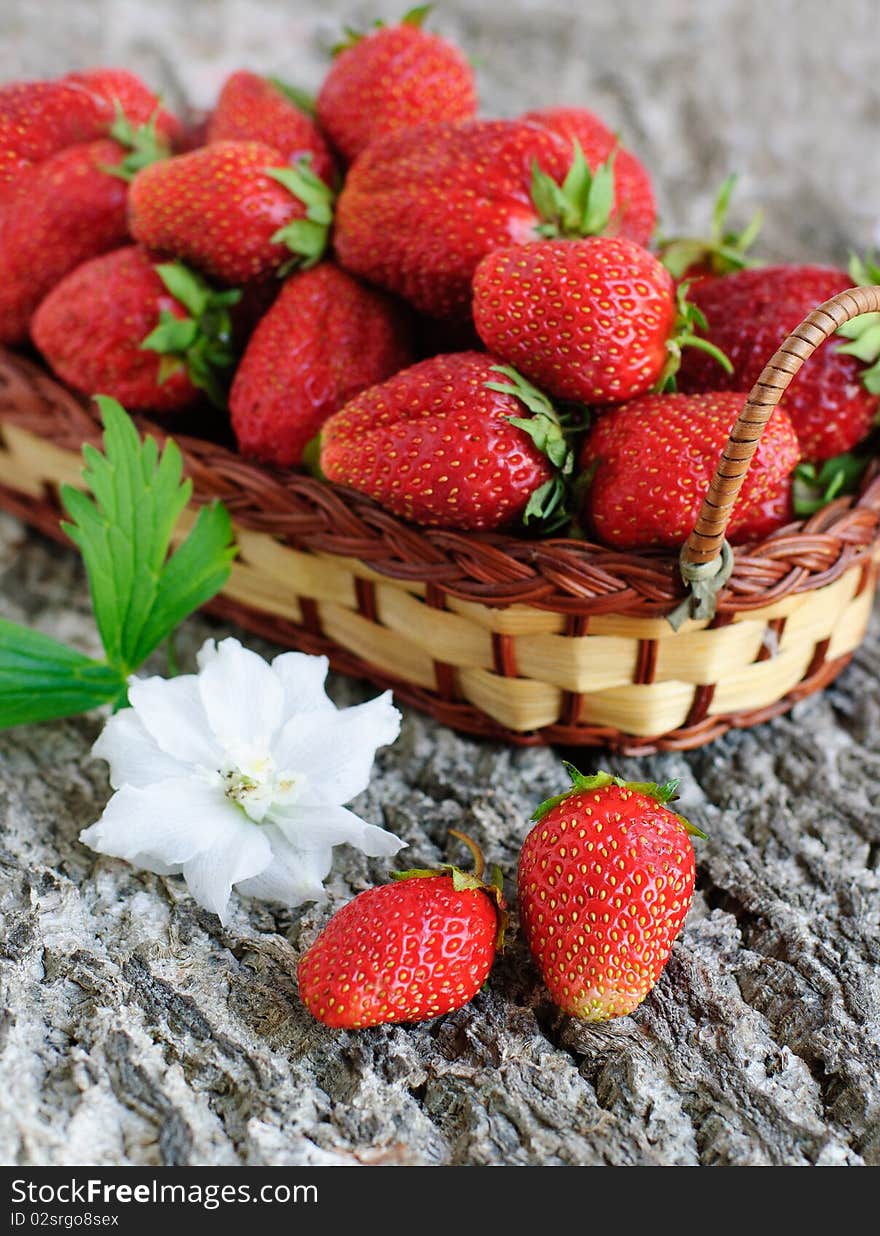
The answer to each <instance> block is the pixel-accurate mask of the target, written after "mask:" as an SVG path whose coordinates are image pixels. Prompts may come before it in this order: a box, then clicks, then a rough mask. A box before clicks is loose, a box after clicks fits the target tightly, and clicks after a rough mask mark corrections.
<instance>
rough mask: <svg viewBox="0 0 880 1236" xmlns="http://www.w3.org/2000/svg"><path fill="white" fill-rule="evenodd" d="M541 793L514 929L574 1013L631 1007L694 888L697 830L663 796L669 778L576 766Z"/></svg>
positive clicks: (615, 1012)
mask: <svg viewBox="0 0 880 1236" xmlns="http://www.w3.org/2000/svg"><path fill="white" fill-rule="evenodd" d="M568 768H569V772H570V774H571V779H572V788H571V789H570V790H569V791H568V792H567V793H565V794H562V795H560V796H559V797H558V798H551V799H549V800H548V801H547V802H545V803H542V804H541V806H540V807H539V808H538V810H537V811H536V812H535V814H534V816H533V817H532V818H533V819H535V820H537V823H536V824H535V827H534V828H533V829H532V831H531V832H530V833H529V835H528V836H527V837H526V839H525V842H524V844H523V848H522V854H521V856H520V862H519V910H520V922H521V924H522V929H523V933H524V935H525V938H526V940H527V942H528V945H529V948H530V949H531V951H532V955H533V956H534V958H535V960H536V961H537V963H538V966H539V968H540V970H541V973H542V975H543V977H544V982H545V983H546V985H547V990H548V991H549V992H550V995H551V996H552V998H553V1000H554V1002H555V1003H556V1004H558V1005H559V1007H560V1008H561V1009H562V1010H563V1011H564V1012H566V1013H568V1014H569V1015H570V1016H571V1017H579V1018H580V1019H581V1020H583V1021H608V1020H609V1019H610V1018H612V1017H623V1016H625V1015H626V1014H627V1013H631V1012H632V1011H633V1009H635V1008H637V1006H638V1005H639V1004H641V1002H642V1001H643V1000H644V998H645V996H647V994H648V992H649V991H650V990H651V988H652V987H653V986H654V984H655V983H656V982H657V980H658V978H659V977H660V974H661V973H662V970H663V967H664V966H665V965H666V962H667V960H668V959H669V954H670V951H671V949H672V945H673V943H674V941H675V938H676V936H677V935H678V933H679V931H680V930H681V927H682V924H683V923H684V920H685V915H686V914H687V912H688V907H689V906H690V903H691V898H692V897H693V893H694V849H693V846H692V844H691V841H690V837H689V836H688V834H689V833H695V834H696V835H698V836H702V835H703V834H702V833H700V832H699V831H698V830H697V829H694V828H693V827H692V826H691V825H690V824H688V823H687V821H686V820H684V819H683V818H682V817H681V816H680V815H676V814H675V812H674V811H673V810H671V809H670V808H669V806H668V805H667V804H668V803H669V802H671V801H672V800H673V798H674V795H675V789H676V785H677V782H674V781H672V782H668V783H667V784H666V785H654V784H637V783H627V782H625V781H621V780H619V779H618V778H617V777H612V776H610V775H609V774H608V773H597V774H596V775H595V776H593V777H584V776H582V775H581V774H580V773H579V772H578V771H577V769H575V768H572V767H571V765H568Z"/></svg>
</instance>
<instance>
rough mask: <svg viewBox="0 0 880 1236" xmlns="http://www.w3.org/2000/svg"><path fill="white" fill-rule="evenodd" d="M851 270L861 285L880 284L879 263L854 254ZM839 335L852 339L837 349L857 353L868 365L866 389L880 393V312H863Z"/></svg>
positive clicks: (851, 273)
mask: <svg viewBox="0 0 880 1236" xmlns="http://www.w3.org/2000/svg"><path fill="white" fill-rule="evenodd" d="M849 273H850V276H851V278H852V281H853V283H855V284H857V285H858V286H859V287H873V286H875V285H878V284H880V266H878V265H877V264H876V262H874V261H873V259H871V258H865V259H864V260H863V259H862V258H860V257H857V256H856V255H855V254H853V255H852V257H851V259H850V263H849ZM837 333H838V335H841V336H842V337H843V338H844V339H849V340H850V342H849V343H847V344H842V345H841V346H840V347H839V348H838V349H837V350H838V352H843V353H844V354H845V355H847V356H855V357H856V359H857V360H860V361H863V362H864V364H865V365H866V366H867V368H865V369H864V370H863V372H862V382H863V383H864V386H865V389H866V390H868V391H870V393H871V394H872V395H880V313H863V314H861V315H860V316H859V317H857V318H853V320H852V321H851V322H847V323H845V325H843V326H841V327H840V329H839V330H838V332H837Z"/></svg>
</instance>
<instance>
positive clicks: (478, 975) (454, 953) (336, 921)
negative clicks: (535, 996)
mask: <svg viewBox="0 0 880 1236" xmlns="http://www.w3.org/2000/svg"><path fill="white" fill-rule="evenodd" d="M455 836H457V837H461V839H462V840H465V841H466V843H467V844H468V845H469V846H471V847H472V848H473V850H474V853H475V855H476V856H477V866H476V869H475V872H474V874H473V875H471V874H468V873H465V872H463V871H460V870H459V869H458V868H457V867H453V866H451V865H449V864H447V863H444V864H443V865H442V866H441V867H440V868H439V869H438V870H436V871H434V870H419V871H407V872H401V873H398V874H397V875H396V876H395V879H396V880H397V883H394V884H384V885H381V886H380V887H378V888H369V889H367V890H366V892H363V893H359V894H358V896H357V897H355V899H354V900H353V901H350V902H349V903H348V905H345V906H343V907H342V909H341V910H339V911H337V913H336V914H334V915H333V917H332V918H331V919H330V922H329V923H328V924H327V926H326V927H325V928H324V930H323V931H322V932H321V934H320V935H319V936H318V938H317V940H316V941H315V943H314V944H313V945H312V946H311V948H310V949H309V950H308V951H307V952H306V953H305V954H304V956H303V958H302V960H301V961H300V963H299V991H300V996H301V998H302V1001H303V1004H305V1006H306V1008H307V1009H308V1010H309V1012H310V1013H311V1014H312V1016H313V1017H316V1018H317V1019H318V1020H319V1021H322V1022H323V1023H324V1024H325V1025H326V1026H334V1027H343V1028H345V1029H349V1030H361V1029H363V1028H364V1027H366V1026H378V1025H385V1024H389V1023H396V1022H416V1021H429V1020H430V1019H431V1018H433V1017H439V1016H440V1015H441V1014H443V1013H449V1012H451V1011H452V1010H453V1009H460V1008H461V1007H462V1006H463V1005H465V1004H467V1003H468V1002H469V1001H471V1000H473V998H474V996H475V995H476V994H477V992H478V991H479V990H480V988H481V987H482V986H483V984H484V983H485V981H486V979H487V978H488V976H489V971H490V970H491V968H492V963H493V961H494V960H495V953H496V951H497V949H498V947H499V946H500V943H501V934H502V931H503V925H504V900H503V897H502V894H501V875H500V872H497V871H496V872H495V873H493V883H490V884H484V883H483V880H482V874H483V860H482V855H481V854H480V852H479V850H478V849H477V847H476V846H475V845H474V843H473V842H471V841H470V840H469V839H466V838H464V837H462V835H461V834H459V833H455Z"/></svg>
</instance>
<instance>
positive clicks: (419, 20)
mask: <svg viewBox="0 0 880 1236" xmlns="http://www.w3.org/2000/svg"><path fill="white" fill-rule="evenodd" d="M433 7H434V6H433V4H420V5H417V6H416V8H413V9H409V10H408V11H407V12H406V13H404V15H403V17H401V19H400V21H399V22H398V23H397V24H398V25H400V26H418V27H419V28H421V27H422V26H423V25H424V24H425V19H426V17H427V16H428V14H429V13H430V12H431V10H432V9H433ZM387 26H388V22H387V21H382V20H381V18H377V19H376V21H374V22H373V23H372V24H371V26H370V27H369V29H368V30H355V28H354V27H353V26H343V27H342V32H343V34H344V35H345V37H344V38H342V39H340V40H339V42H338V43H334V44H333V46H332V47H331V48H330V55H331V56H333V57H336V56H338V55H339V54H340V52H344V51H347V50H348V49H349V47H355V46H356V45H357V44H358V43H360V42H362V41H363V40H364V39H365V38H366V37H367V35H368V34H370V33H371V32H372V31H374V30H384V29H386V27H387Z"/></svg>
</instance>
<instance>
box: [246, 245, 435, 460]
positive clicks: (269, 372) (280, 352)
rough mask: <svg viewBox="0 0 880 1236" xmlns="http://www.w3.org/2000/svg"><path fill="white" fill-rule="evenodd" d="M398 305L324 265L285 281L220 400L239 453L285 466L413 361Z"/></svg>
mask: <svg viewBox="0 0 880 1236" xmlns="http://www.w3.org/2000/svg"><path fill="white" fill-rule="evenodd" d="M409 336H410V329H409V320H408V315H407V313H406V309H405V306H402V305H400V304H398V303H395V302H393V301H392V300H391V298H390V297H388V296H386V295H385V293H384V292H379V291H377V290H376V289H374V288H368V287H366V286H365V285H364V284H362V283H359V282H358V281H357V280H356V279H355V278H353V276H351V275H349V274H346V272H345V271H344V270H340V269H339V267H338V266H334V265H333V264H332V263H330V262H322V263H321V265H320V266H316V267H315V268H314V269H313V270H307V271H302V272H300V273H298V274H294V275H291V277H290V278H289V279H288V280H287V281H286V282H285V284H284V286H283V287H282V290H281V293H280V295H279V296H278V298H277V300H276V301H275V303H274V305H273V306H272V308H271V309H270V310H269V311H268V313H267V314H266V315H265V317H264V318H263V319H262V321H261V322H260V323H259V325H258V326H257V328H256V330H255V332H254V334H253V337H252V338H251V341H250V343H249V344H248V346H247V350H246V351H245V354H244V356H243V357H242V361H241V364H240V365H239V367H238V370H237V372H236V375H235V382H234V384H233V387H232V391H231V393H230V399H229V410H230V413H231V415H232V428H233V429H234V431H235V436H236V438H237V439H238V446H239V450H240V451H241V452H242V454H244V455H249V456H252V457H253V458H254V459H260V460H263V461H265V462H267V463H274V464H278V465H280V466H282V467H290V466H292V465H294V464H298V463H300V462H301V460H302V457H303V451H304V450H305V448H306V446H307V445H308V443H309V441H310V440H311V439H312V438H313V437H314V436H315V434H316V433H318V431H319V430H320V428H321V426H322V425H323V424H324V422H325V421H326V420H327V418H328V417H329V416H330V415H331V414H332V413H334V412H337V411H338V410H339V409H340V408H341V407H342V406H343V404H345V403H347V402H348V400H349V399H351V398H352V397H353V396H355V395H356V394H358V392H359V391H362V390H364V388H365V387H368V386H374V385H375V384H377V383H379V382H383V381H384V380H385V379H386V378H389V377H391V375H392V374H395V373H397V371H398V370H399V369H403V368H404V366H405V365H408V364H410V362H411V361H412V354H411V349H410V344H409Z"/></svg>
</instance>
